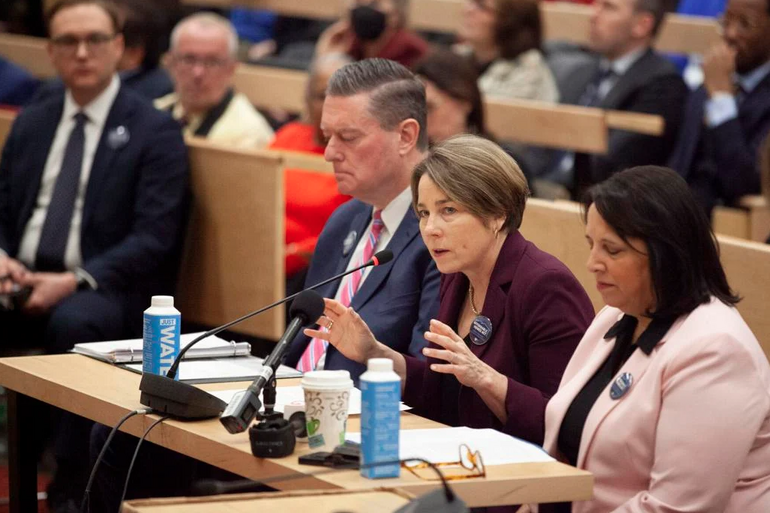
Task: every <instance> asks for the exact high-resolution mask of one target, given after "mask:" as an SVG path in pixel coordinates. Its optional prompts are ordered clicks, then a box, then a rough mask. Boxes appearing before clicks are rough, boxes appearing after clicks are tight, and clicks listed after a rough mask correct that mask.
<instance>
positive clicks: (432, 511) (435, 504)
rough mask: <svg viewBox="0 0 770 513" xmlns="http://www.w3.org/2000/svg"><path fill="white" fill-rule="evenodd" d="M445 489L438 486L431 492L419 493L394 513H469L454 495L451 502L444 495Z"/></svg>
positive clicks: (466, 507)
mask: <svg viewBox="0 0 770 513" xmlns="http://www.w3.org/2000/svg"><path fill="white" fill-rule="evenodd" d="M446 493H447V492H446V490H444V488H438V489H437V490H433V491H432V492H428V493H426V494H424V495H420V496H419V497H417V498H416V499H413V500H411V501H410V502H409V504H406V505H405V506H403V507H401V508H398V509H397V510H396V512H395V513H407V512H409V513H469V512H470V510H469V509H468V506H466V505H465V503H464V502H463V501H462V500H461V499H460V498H459V497H457V496H456V495H455V497H454V499H453V500H452V502H449V501H448V500H447V497H446Z"/></svg>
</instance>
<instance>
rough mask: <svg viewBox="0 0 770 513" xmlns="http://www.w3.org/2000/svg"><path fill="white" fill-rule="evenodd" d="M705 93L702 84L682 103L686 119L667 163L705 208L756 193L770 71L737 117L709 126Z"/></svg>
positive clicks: (769, 110) (769, 104)
mask: <svg viewBox="0 0 770 513" xmlns="http://www.w3.org/2000/svg"><path fill="white" fill-rule="evenodd" d="M707 99H708V93H707V92H706V89H705V88H703V87H701V88H700V89H698V90H696V91H694V92H693V93H692V94H691V95H690V98H689V100H688V102H687V108H686V111H685V112H686V115H685V121H684V124H683V125H682V130H681V132H680V134H679V139H678V141H677V145H676V150H675V152H674V154H673V155H672V157H671V161H670V162H669V166H670V167H672V168H673V169H675V170H676V171H677V172H678V173H679V174H681V175H682V176H683V177H684V178H685V179H686V180H687V182H688V183H689V184H690V186H691V187H692V188H693V190H694V191H695V193H696V195H697V196H698V198H699V200H700V201H701V202H702V203H703V205H704V207H705V208H706V209H707V210H708V211H711V209H712V208H713V206H714V205H715V204H716V202H717V201H719V200H722V201H723V202H725V203H727V204H731V203H734V202H735V201H736V200H737V199H738V198H740V197H741V196H743V195H746V194H756V193H759V192H760V169H759V157H758V154H759V149H760V147H761V145H762V141H764V139H765V138H766V137H767V134H768V132H770V75H768V76H766V77H765V78H764V80H762V81H761V82H760V83H759V84H758V85H757V87H756V88H754V90H753V91H751V93H749V94H748V95H746V97H745V98H744V99H743V101H742V102H741V103H740V105H739V107H738V117H737V118H735V119H732V120H730V121H727V122H725V123H722V124H721V125H719V126H717V127H715V128H708V127H707V126H705V124H704V123H703V118H704V111H705V104H706V100H707Z"/></svg>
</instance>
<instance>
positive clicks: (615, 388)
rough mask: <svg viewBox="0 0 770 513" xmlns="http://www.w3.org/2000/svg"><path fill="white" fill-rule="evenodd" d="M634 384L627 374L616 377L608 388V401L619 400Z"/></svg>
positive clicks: (632, 378) (631, 377)
mask: <svg viewBox="0 0 770 513" xmlns="http://www.w3.org/2000/svg"><path fill="white" fill-rule="evenodd" d="M633 384H634V377H633V376H632V375H631V373H629V372H624V373H623V374H621V375H620V376H618V377H617V379H616V380H615V382H614V383H613V384H612V387H610V399H620V398H621V397H623V396H624V395H626V392H628V391H629V390H630V389H631V385H633Z"/></svg>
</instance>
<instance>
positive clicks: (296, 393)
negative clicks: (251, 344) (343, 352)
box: [209, 376, 409, 415]
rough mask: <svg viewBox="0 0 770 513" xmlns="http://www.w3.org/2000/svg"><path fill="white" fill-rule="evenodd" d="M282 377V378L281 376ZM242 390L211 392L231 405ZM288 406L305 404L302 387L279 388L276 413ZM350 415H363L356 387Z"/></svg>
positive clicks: (350, 402)
mask: <svg viewBox="0 0 770 513" xmlns="http://www.w3.org/2000/svg"><path fill="white" fill-rule="evenodd" d="M279 377H280V376H279ZM240 391H241V390H240V389H239V390H217V391H215V392H209V393H210V394H211V395H215V396H217V397H219V398H220V399H222V400H223V401H224V402H226V403H230V399H232V398H233V396H234V395H235V394H237V393H238V392H240ZM287 404H302V405H304V404H305V392H304V391H303V390H302V387H278V388H277V391H276V394H275V411H279V412H281V413H283V408H284V406H286V405H287ZM408 409H409V406H407V405H405V404H404V403H401V411H404V410H408ZM348 415H361V391H360V390H359V389H357V388H355V387H353V388H352V389H351V390H350V398H349V399H348Z"/></svg>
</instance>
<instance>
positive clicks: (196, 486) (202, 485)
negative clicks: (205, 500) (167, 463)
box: [190, 479, 265, 497]
mask: <svg viewBox="0 0 770 513" xmlns="http://www.w3.org/2000/svg"><path fill="white" fill-rule="evenodd" d="M264 491H265V485H263V484H262V483H260V482H257V481H250V480H248V479H239V480H237V481H219V480H217V479H201V480H200V481H197V482H195V483H193V485H192V487H191V489H190V495H192V496H193V497H201V496H206V495H224V494H228V493H254V492H264Z"/></svg>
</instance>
